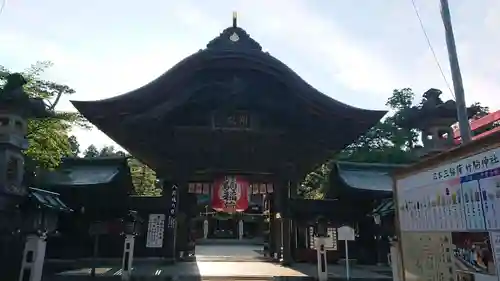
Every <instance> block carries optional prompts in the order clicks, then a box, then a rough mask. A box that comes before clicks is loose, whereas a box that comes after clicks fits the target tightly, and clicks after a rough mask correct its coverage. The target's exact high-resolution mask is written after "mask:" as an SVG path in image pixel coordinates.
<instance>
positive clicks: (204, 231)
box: [203, 220, 208, 239]
mask: <svg viewBox="0 0 500 281" xmlns="http://www.w3.org/2000/svg"><path fill="white" fill-rule="evenodd" d="M207 238H208V220H205V221H203V239H207Z"/></svg>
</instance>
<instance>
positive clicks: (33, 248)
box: [19, 235, 47, 281]
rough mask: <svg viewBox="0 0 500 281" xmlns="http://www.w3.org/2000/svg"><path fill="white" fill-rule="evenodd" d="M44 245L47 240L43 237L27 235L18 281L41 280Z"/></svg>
mask: <svg viewBox="0 0 500 281" xmlns="http://www.w3.org/2000/svg"><path fill="white" fill-rule="evenodd" d="M46 246H47V242H46V241H45V237H39V236H38V235H28V237H26V244H25V246H24V252H23V262H22V264H21V273H20V274H19V281H24V280H29V281H40V280H42V272H43V261H44V258H45V248H46ZM26 276H28V277H26Z"/></svg>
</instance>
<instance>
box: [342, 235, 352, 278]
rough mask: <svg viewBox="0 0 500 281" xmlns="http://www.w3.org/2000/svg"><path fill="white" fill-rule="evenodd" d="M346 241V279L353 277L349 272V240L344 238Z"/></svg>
mask: <svg viewBox="0 0 500 281" xmlns="http://www.w3.org/2000/svg"><path fill="white" fill-rule="evenodd" d="M344 242H345V276H346V279H347V280H349V279H351V276H350V272H349V243H347V240H344Z"/></svg>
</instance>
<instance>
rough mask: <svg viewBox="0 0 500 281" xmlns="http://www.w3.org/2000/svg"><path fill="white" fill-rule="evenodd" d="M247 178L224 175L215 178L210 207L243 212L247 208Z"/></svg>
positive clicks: (230, 211)
mask: <svg viewBox="0 0 500 281" xmlns="http://www.w3.org/2000/svg"><path fill="white" fill-rule="evenodd" d="M249 186H250V184H249V182H248V180H247V179H246V178H244V177H242V176H225V177H221V178H219V179H216V180H215V183H214V189H213V193H212V208H213V209H214V210H216V211H221V212H229V213H232V212H243V211H245V210H246V209H247V208H248V190H249V189H248V188H249Z"/></svg>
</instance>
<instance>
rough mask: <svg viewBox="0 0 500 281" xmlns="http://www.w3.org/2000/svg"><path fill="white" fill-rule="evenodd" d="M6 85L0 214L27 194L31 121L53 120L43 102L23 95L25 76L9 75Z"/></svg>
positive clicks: (1, 109) (0, 123) (1, 98)
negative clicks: (26, 153) (25, 180)
mask: <svg viewBox="0 0 500 281" xmlns="http://www.w3.org/2000/svg"><path fill="white" fill-rule="evenodd" d="M6 81H7V82H6V83H5V86H4V87H3V89H1V90H0V197H3V198H0V212H2V211H8V209H11V208H12V207H14V206H16V205H18V204H19V202H20V200H21V198H22V197H24V196H26V195H27V194H28V189H27V187H26V186H23V177H24V157H23V154H22V151H23V150H25V149H27V148H28V141H27V139H26V133H27V127H28V125H27V122H28V119H29V118H44V117H50V116H51V114H50V112H49V111H48V110H47V109H46V107H45V104H44V102H43V100H42V99H39V98H30V97H29V96H28V95H27V94H26V93H25V92H24V91H23V88H22V87H23V86H24V85H25V84H26V80H25V79H24V78H23V76H22V75H20V74H18V73H14V74H10V75H8V76H7V77H6ZM2 199H3V200H2ZM0 225H4V223H3V222H2V223H0Z"/></svg>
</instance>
